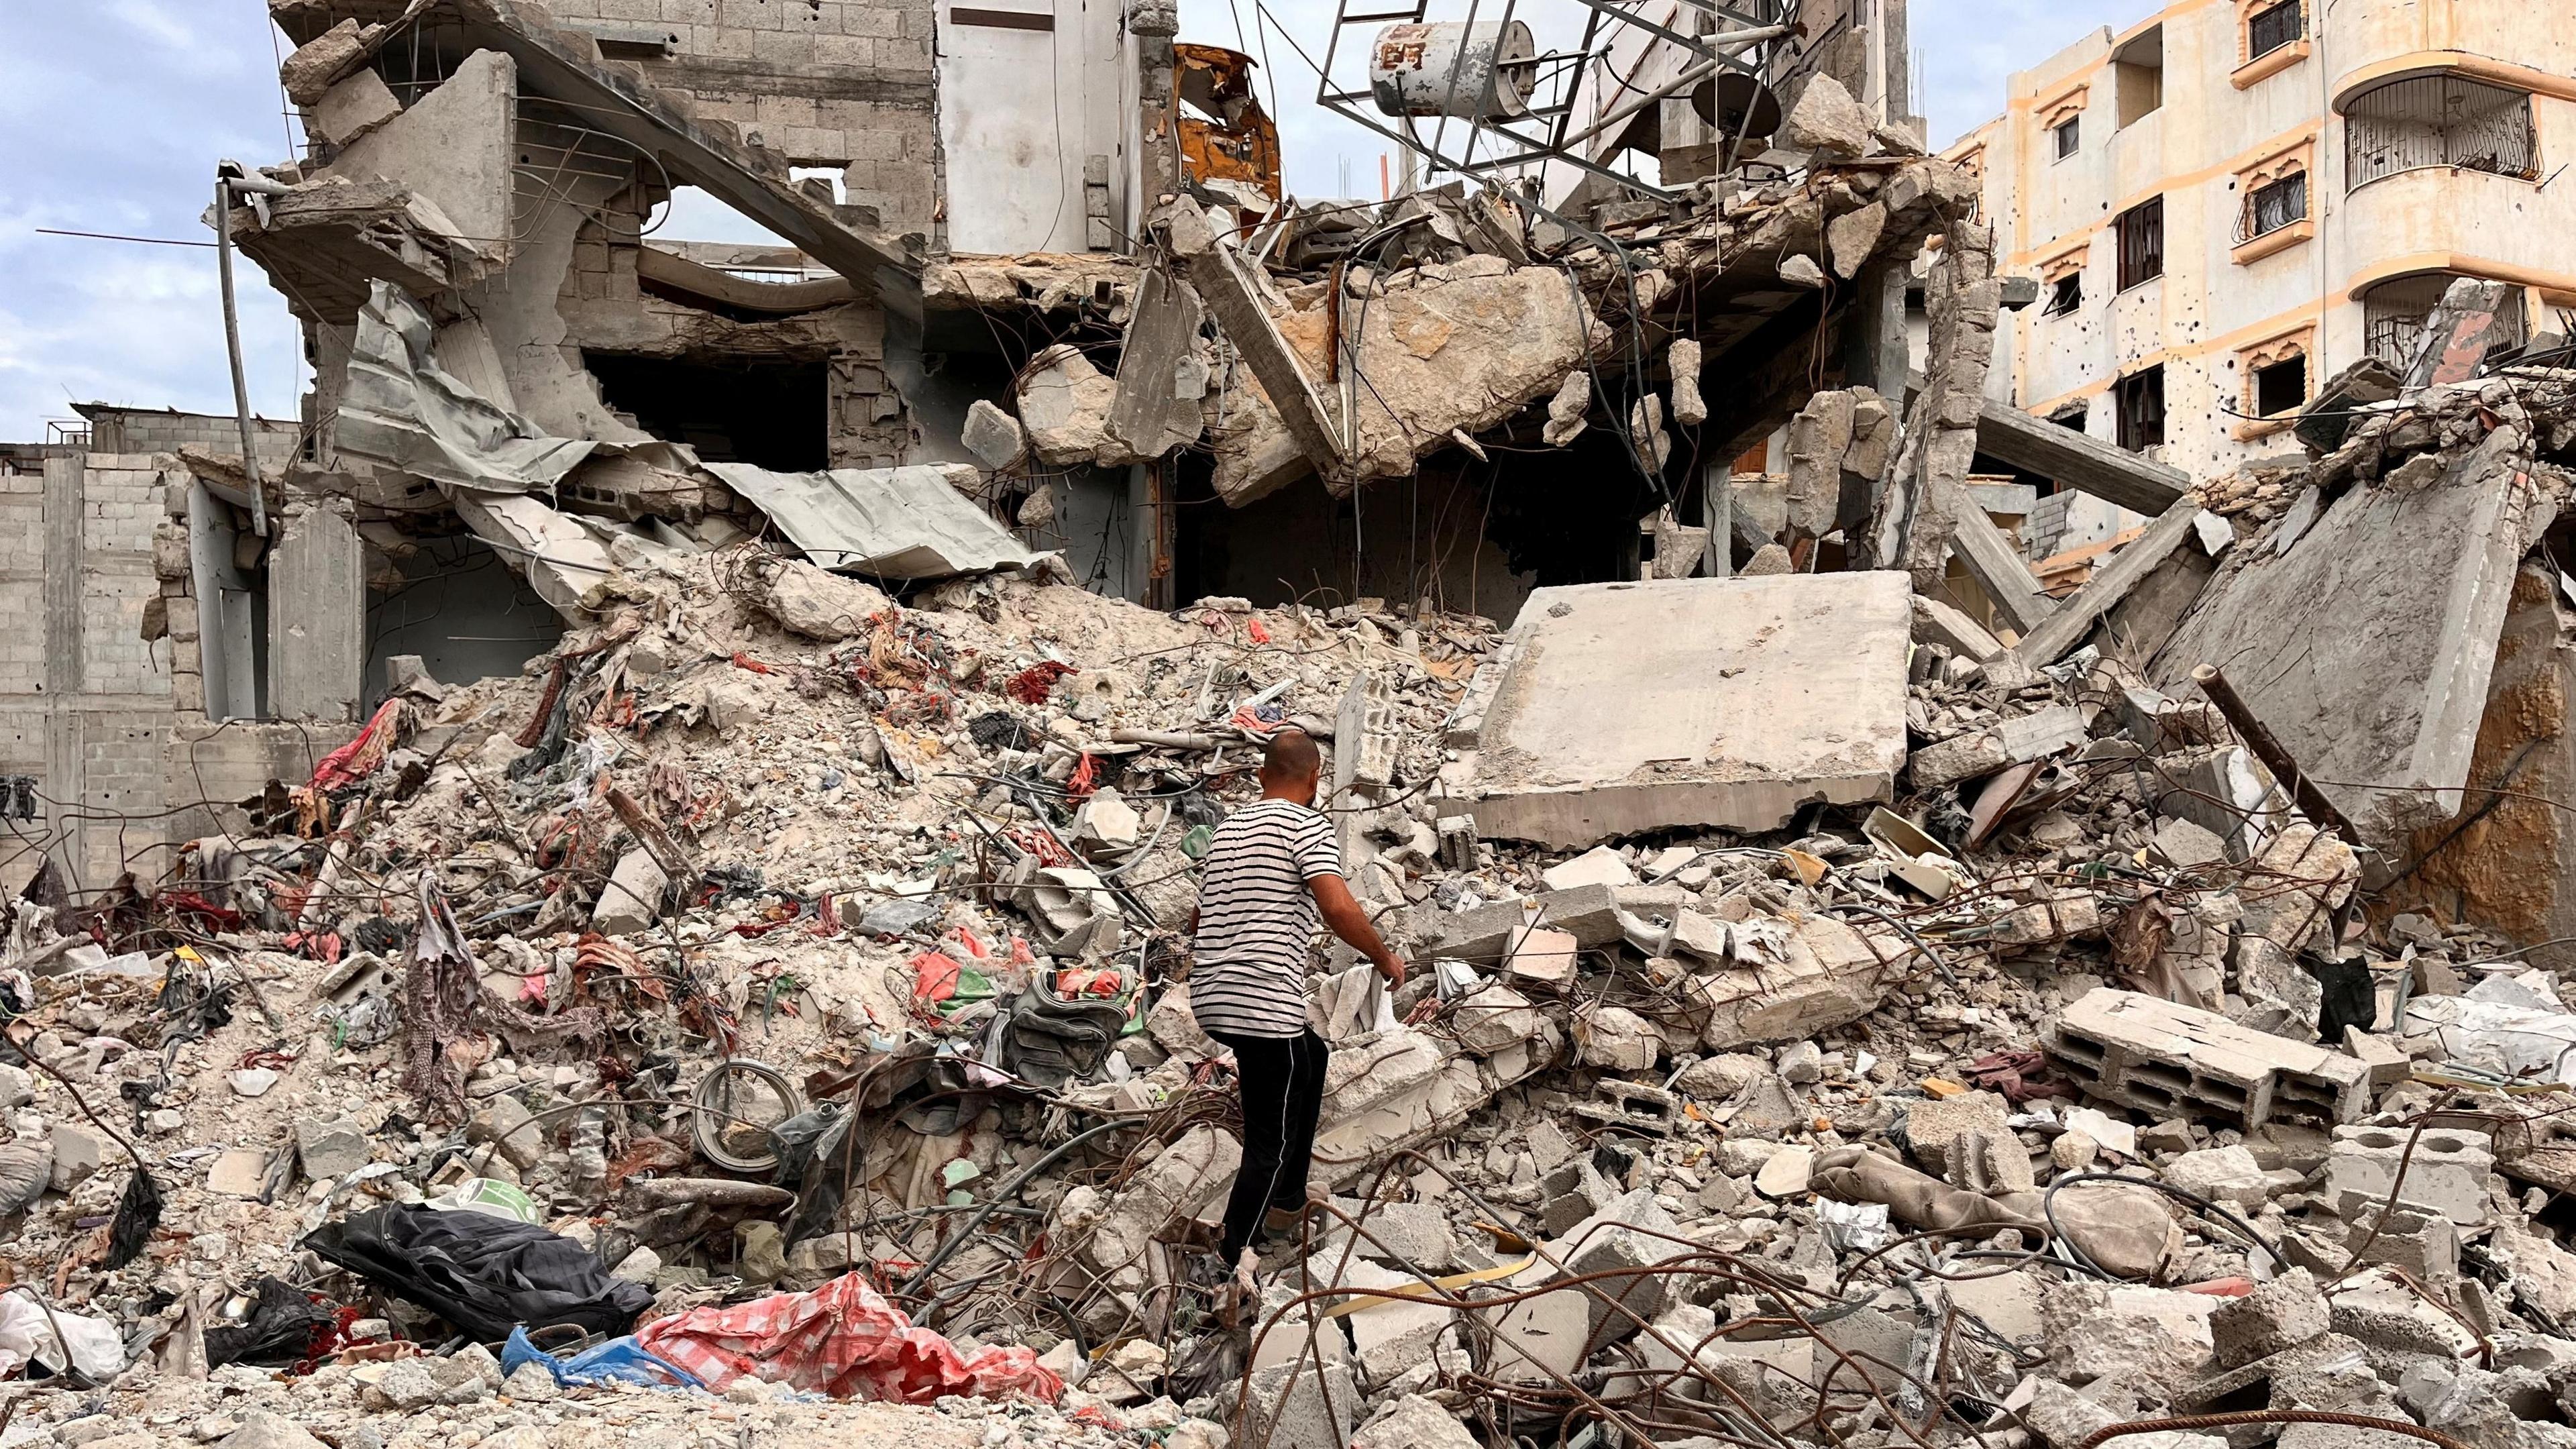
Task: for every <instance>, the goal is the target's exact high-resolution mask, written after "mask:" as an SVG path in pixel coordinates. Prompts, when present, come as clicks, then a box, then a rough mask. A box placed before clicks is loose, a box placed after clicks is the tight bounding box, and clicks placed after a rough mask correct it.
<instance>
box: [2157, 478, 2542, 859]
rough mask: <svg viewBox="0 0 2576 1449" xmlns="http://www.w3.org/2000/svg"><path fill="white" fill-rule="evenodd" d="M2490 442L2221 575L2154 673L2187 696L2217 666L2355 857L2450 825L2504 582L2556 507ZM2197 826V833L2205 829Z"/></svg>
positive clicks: (2369, 494)
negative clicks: (2327, 807)
mask: <svg viewBox="0 0 2576 1449" xmlns="http://www.w3.org/2000/svg"><path fill="white" fill-rule="evenodd" d="M2517 441H2518V436H2517V431H2516V430H2515V429H2512V428H2500V429H2498V430H2497V431H2496V432H2495V433H2494V434H2492V435H2490V437H2489V438H2488V440H2487V441H2486V442H2485V443H2482V444H2480V445H2479V446H2478V447H2477V448H2475V449H2472V450H2471V451H2470V452H2469V453H2468V454H2466V455H2465V456H2463V457H2461V458H2460V459H2458V460H2457V461H2455V462H2454V463H2452V464H2451V466H2450V468H2449V470H2448V471H2447V472H2446V473H2445V474H2443V475H2442V476H2441V478H2440V480H2439V481H2438V482H2437V483H2435V484H2434V485H2433V486H2430V487H2397V486H2390V485H2388V484H2385V483H2382V484H2375V485H2369V484H2366V485H2363V486H2359V487H2355V488H2352V489H2350V490H2349V491H2347V492H2346V493H2345V494H2344V495H2343V496H2342V497H2341V498H2338V499H2336V500H2335V502H2334V504H2333V505H2332V506H2331V507H2329V508H2327V509H2326V511H2325V514H2324V516H2323V517H2321V518H2319V519H2318V520H2317V522H2316V524H2315V526H2314V527H2312V528H2311V529H2309V530H2308V532H2307V534H2306V535H2305V536H2304V537H2302V538H2300V539H2299V541H2298V543H2297V544H2296V546H2294V547H2293V548H2292V549H2291V550H2290V551H2289V552H2288V553H2287V554H2285V555H2278V556H2276V555H2274V554H2272V553H2271V552H2270V551H2268V550H2257V551H2254V554H2253V556H2252V557H2250V558H2248V559H2246V560H2244V561H2242V562H2241V563H2240V564H2239V566H2238V567H2237V568H2236V569H2235V570H2234V571H2233V572H2227V573H2224V574H2223V575H2222V576H2221V577H2220V578H2218V579H2217V580H2216V581H2215V582H2213V583H2212V584H2211V585H2210V587H2209V589H2208V591H2207V592H2205V593H2204V594H2203V595H2202V596H2201V600H2200V603H2199V604H2198V605H2197V606H2196V607H2195V608H2194V609H2193V610H2192V611H2191V614H2190V616H2189V617H2187V618H2185V619H2184V620H2183V622H2182V625H2181V627H2180V628H2178V629H2176V630H2175V631H2174V635H2173V637H2172V638H2171V639H2169V640H2167V641H2166V643H2165V647H2164V648H2163V650H2161V651H2160V652H2159V653H2158V654H2157V655H2156V658H2155V662H2154V664H2153V666H2152V667H2151V669H2150V671H2149V674H2150V682H2152V683H2154V684H2155V685H2156V686H2157V687H2158V688H2161V689H2163V690H2165V691H2166V692H2167V693H2169V694H2172V695H2174V696H2175V697H2176V698H2191V697H2195V696H2196V695H2197V693H2198V691H2197V690H2196V689H2194V688H2193V687H2192V686H2191V683H2190V680H2191V671H2192V668H2193V666H2195V665H2199V664H2209V663H2218V664H2222V665H2224V667H2225V668H2226V670H2227V677H2228V679H2229V680H2231V681H2232V682H2234V684H2235V686H2236V690H2237V693H2238V694H2240V695H2242V696H2243V697H2244V699H2245V703H2246V705H2247V706H2248V707H2249V708H2250V709H2252V710H2253V712H2254V715H2255V717H2256V718H2258V719H2260V720H2261V721H2262V722H2263V723H2264V725H2265V726H2266V727H2268V728H2269V729H2270V730H2271V732H2272V733H2273V735H2274V736H2275V737H2276V738H2278V739H2279V740H2280V742H2281V744H2282V746H2283V747H2284V748H2286V749H2287V750H2288V751H2289V752H2290V755H2291V757H2292V758H2293V759H2295V760H2297V761H2298V762H2299V765H2300V767H2301V768H2302V769H2304V770H2307V771H2308V772H2310V773H2311V774H2312V775H2313V776H2314V777H2315V778H2316V779H2317V780H2319V781H2321V782H2324V781H2336V782H2348V783H2334V784H2320V785H2319V787H2318V788H2320V789H2322V790H2323V791H2324V792H2325V794H2326V797H2327V798H2328V799H2330V800H2332V801H2333V802H2334V805H2335V807H2336V808H2337V809H2339V810H2341V811H2342V812H2343V813H2344V816H2345V818H2346V819H2349V820H2350V821H2351V822H2352V823H2353V825H2354V827H2355V828H2356V829H2358V830H2359V831H2360V832H2361V833H2362V835H2363V836H2364V837H2365V839H2366V840H2367V842H2368V843H2370V844H2373V845H2376V846H2379V847H2381V848H2383V849H2392V850H2393V849H2397V848H2399V847H2401V846H2402V845H2403V843H2404V837H2405V834H2406V832H2408V831H2409V830H2413V829H2418V828H2421V827H2425V826H2429V825H2436V824H2439V823H2441V822H2442V821H2445V820H2448V819H2450V818H2451V817H2452V816H2453V815H2455V814H2457V813H2458V812H2459V809H2460V806H2461V801H2462V787H2463V786H2464V785H2466V784H2467V783H2468V774H2469V764H2470V757H2471V754H2472V751H2473V749H2474V747H2475V745H2476V743H2477V734H2478V725H2479V721H2480V720H2481V718H2482V717H2483V716H2484V714H2485V711H2486V704H2487V681H2488V676H2489V674H2490V672H2491V671H2492V669H2493V667H2494V665H2495V659H2496V641H2497V638H2498V636H2499V634H2500V633H2501V632H2502V629H2503V627H2504V618H2505V613H2506V609H2507V606H2508V604H2509V601H2510V599H2511V596H2512V593H2513V581H2514V572H2515V569H2516V567H2517V566H2518V565H2519V564H2520V563H2521V561H2522V558H2523V555H2524V554H2526V553H2528V552H2529V551H2530V548H2531V545H2532V543H2533V542H2534V541H2535V540H2537V539H2538V538H2539V536H2540V534H2541V532H2542V531H2543V530H2545V529H2546V528H2547V527H2548V526H2549V522H2550V519H2551V518H2552V516H2553V515H2554V513H2555V509H2554V508H2553V507H2552V506H2551V504H2550V502H2549V501H2548V499H2547V498H2546V496H2544V495H2543V494H2542V493H2541V492H2540V490H2539V488H2538V487H2537V486H2536V485H2535V484H2534V483H2533V481H2532V480H2531V478H2530V476H2529V474H2527V473H2526V472H2524V471H2523V470H2522V468H2521V467H2519V466H2518V465H2517V463H2516V461H2515V458H2514V455H2513V453H2512V452H2511V451H2510V448H2511V446H2512V445H2513V444H2515V443H2516V442H2517ZM2204 823H2205V822H2204Z"/></svg>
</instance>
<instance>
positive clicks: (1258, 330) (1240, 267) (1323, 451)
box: [1163, 202, 1342, 480]
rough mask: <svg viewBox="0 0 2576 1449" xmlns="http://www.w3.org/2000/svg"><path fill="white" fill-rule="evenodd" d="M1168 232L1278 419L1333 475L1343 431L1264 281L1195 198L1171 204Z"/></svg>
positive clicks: (1317, 463) (1309, 458)
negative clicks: (1282, 326)
mask: <svg viewBox="0 0 2576 1449" xmlns="http://www.w3.org/2000/svg"><path fill="white" fill-rule="evenodd" d="M1163 234H1164V238H1165V240H1166V241H1167V242H1168V243H1169V244H1170V246H1171V250H1172V255H1173V257H1174V258H1175V259H1176V260H1178V261H1179V262H1180V264H1181V266H1182V269H1183V270H1184V271H1186V272H1187V273H1188V274H1189V280H1190V285H1191V286H1192V287H1193V288H1195V289H1196V290H1197V291H1198V294H1199V299H1200V300H1201V301H1203V302H1205V303H1206V304H1207V309H1208V310H1209V311H1210V312H1212V313H1214V314H1216V320H1217V325H1218V326H1220V327H1223V328H1224V329H1225V335H1226V336H1227V337H1228V338H1229V339H1230V340H1232V341H1233V343H1234V345H1235V349H1236V350H1237V351H1239V352H1241V353H1242V354H1243V361H1244V365H1245V366H1247V367H1250V368H1251V369H1252V375H1253V376H1254V377H1255V378H1257V379H1259V380H1260V383H1261V390H1262V391H1263V392H1265V393H1267V394H1269V396H1270V405H1271V406H1272V407H1273V408H1276V409H1277V410H1278V412H1279V421H1280V422H1281V424H1283V425H1284V426H1285V427H1286V428H1287V430H1288V436H1289V437H1290V438H1292V439H1294V440H1295V441H1296V444H1297V450H1298V451H1299V452H1301V453H1304V454H1305V455H1306V460H1307V461H1308V462H1310V463H1312V464H1314V465H1315V471H1317V472H1319V473H1322V474H1323V475H1325V477H1326V478H1327V479H1328V480H1329V479H1330V478H1331V477H1332V475H1333V474H1334V472H1335V471H1336V470H1337V469H1338V468H1339V467H1340V466H1341V461H1342V445H1341V436H1340V434H1341V430H1340V428H1338V427H1337V426H1336V425H1335V424H1334V422H1333V415H1332V413H1331V412H1329V411H1328V410H1326V408H1325V407H1324V399H1323V397H1322V396H1321V395H1320V394H1318V393H1317V392H1316V391H1315V384H1314V382H1313V380H1312V379H1310V378H1308V377H1307V376H1306V365H1305V364H1304V363H1303V362H1301V361H1299V360H1298V357H1297V351H1296V349H1295V348H1293V347H1290V346H1289V345H1288V339H1287V338H1285V337H1282V336H1280V335H1279V325H1278V324H1277V323H1276V322H1274V321H1272V320H1271V317H1270V308H1269V307H1268V305H1266V304H1265V303H1264V302H1263V300H1262V285H1261V282H1260V281H1259V279H1257V278H1256V277H1254V276H1253V275H1252V273H1251V271H1250V270H1249V269H1248V267H1247V265H1246V263H1245V262H1244V260H1243V256H1242V254H1241V253H1240V252H1238V251H1237V250H1236V249H1235V248H1233V247H1231V246H1228V245H1226V244H1225V243H1224V242H1223V241H1221V240H1220V239H1219V238H1218V237H1217V234H1216V229H1215V228H1214V227H1212V226H1210V225H1209V224H1208V219H1207V213H1205V212H1203V211H1201V210H1199V208H1198V207H1197V206H1196V205H1195V204H1192V203H1189V202H1183V203H1182V204H1180V205H1178V206H1175V207H1173V208H1172V209H1171V210H1170V211H1169V212H1168V213H1167V214H1166V216H1165V217H1164V220H1163Z"/></svg>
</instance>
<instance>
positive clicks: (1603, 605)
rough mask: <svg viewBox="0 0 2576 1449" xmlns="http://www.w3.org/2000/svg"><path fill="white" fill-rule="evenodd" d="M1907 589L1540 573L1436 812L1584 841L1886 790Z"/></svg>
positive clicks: (1897, 584)
mask: <svg viewBox="0 0 2576 1449" xmlns="http://www.w3.org/2000/svg"><path fill="white" fill-rule="evenodd" d="M1911 597H1912V596H1911V590H1910V589H1909V587H1908V585H1907V581H1906V576H1905V575H1904V574H1901V573H1895V572H1876V573H1842V574H1786V575H1777V576H1771V577H1757V578H1734V579H1668V580H1662V581H1659V582H1654V583H1636V584H1624V583H1623V584H1579V585H1575V586H1572V587H1567V588H1550V589H1539V590H1537V591H1535V592H1534V593H1532V594H1531V595H1530V597H1529V601H1528V602H1527V603H1525V604H1523V605H1522V606H1521V613H1520V622H1519V623H1517V624H1516V625H1514V626H1513V629H1512V632H1511V636H1510V637H1509V639H1508V640H1506V642H1505V645H1504V649H1503V651H1502V653H1501V654H1500V655H1499V656H1498V657H1497V658H1496V659H1494V660H1492V661H1489V662H1488V663H1487V664H1486V665H1485V667H1484V669H1483V670H1482V671H1480V672H1479V679H1478V683H1477V687H1476V688H1473V689H1471V690H1470V692H1469V696H1468V699H1467V700H1466V702H1464V703H1463V704H1462V705H1461V710H1462V713H1463V715H1464V717H1463V718H1462V719H1461V720H1460V721H1459V722H1458V723H1459V726H1460V727H1461V731H1462V732H1463V728H1464V727H1465V726H1466V725H1468V724H1470V723H1472V724H1473V725H1474V728H1475V740H1476V748H1475V751H1474V752H1473V754H1472V755H1469V756H1465V757H1462V759H1461V760H1460V761H1459V762H1458V763H1457V764H1456V765H1453V766H1452V767H1451V770H1450V779H1449V781H1448V784H1447V786H1446V794H1445V797H1444V799H1443V800H1442V802H1441V807H1440V808H1441V810H1442V812H1443V813H1444V814H1449V815H1458V814H1468V815H1473V816H1474V817H1475V820H1476V829H1477V833H1478V834H1480V835H1485V836H1492V837H1501V838H1504V839H1510V840H1533V841H1539V842H1542V843H1544V844H1548V845H1556V846H1581V845H1589V844H1592V843H1594V842H1596V841H1600V840H1606V839H1610V838H1613V837H1616V836H1623V835H1633V834H1637V833H1640V832H1643V831H1648V830H1658V829H1663V828H1666V827H1671V826H1714V827H1718V828H1721V829H1730V830H1770V829H1774V828H1776V827H1778V826H1780V825H1783V824H1785V823H1787V822H1788V820H1789V818H1790V816H1792V815H1794V814H1795V813H1797V811H1798V809H1799V808H1800V807H1801V806H1804V805H1806V804H1808V803H1809V802H1812V801H1818V800H1822V801H1829V802H1832V803H1836V804H1843V803H1849V802H1852V801H1860V800H1885V799H1888V798H1889V797H1890V794H1891V792H1892V791H1893V789H1894V785H1895V780H1896V772H1897V771H1898V770H1899V769H1900V768H1901V767H1902V766H1903V765H1904V763H1905V654H1906V647H1907V643H1908V638H1909V634H1910V632H1911V621H1912V602H1911ZM1453 737H1454V736H1453Z"/></svg>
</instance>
